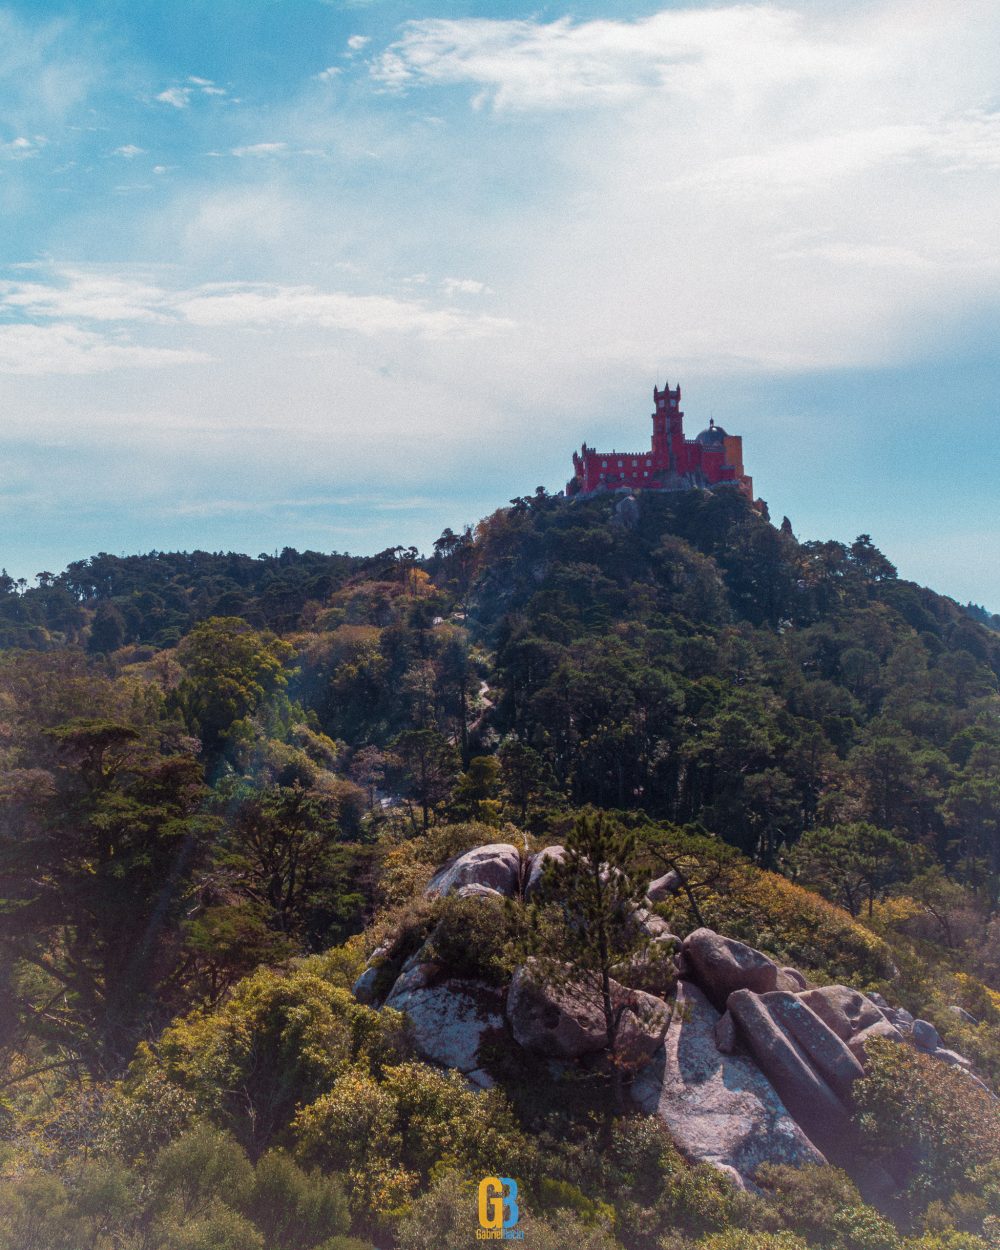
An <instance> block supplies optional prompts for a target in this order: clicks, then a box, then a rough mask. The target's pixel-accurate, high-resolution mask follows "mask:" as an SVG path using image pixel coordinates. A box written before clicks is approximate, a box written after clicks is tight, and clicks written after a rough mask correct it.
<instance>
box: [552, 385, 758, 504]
mask: <svg viewBox="0 0 1000 1250" xmlns="http://www.w3.org/2000/svg"><path fill="white" fill-rule="evenodd" d="M680 401H681V388H680V387H679V386H678V387H676V388H675V389H674V390H671V389H670V387H669V386H666V387H664V389H663V390H662V391H660V390H657V388H656V387H654V388H653V402H654V404H655V405H656V408H655V411H654V412H653V439H652V445H651V446H650V448H649V450H648V451H596V450H595V449H594V448H593V447H588V446H587V445H586V443H584V445H583V447H582V448H581V449H580V451H579V452H575V453H574V455H573V469H574V476H573V478H572V480H571V481H570V483H569V485H568V487H567V491H568V493H570V494H586V493H589V492H591V491H597V490H619V489H621V488H623V487H624V488H627V489H630V490H689V489H692V488H697V487H712V486H717V485H720V484H722V483H727V482H731V483H733V484H734V485H736V486H737V487H738V488H739V489H740V490H741V491H742V492H743V493H744V494H745V495H747V497H748V498H750V499H752V498H753V482H752V481H751V479H750V478H749V477H747V476H746V474H745V473H744V471H743V440H742V438H741V437H740V436H739V435H738V434H727V433H726V431H725V430H723V429H721V428H719V427H718V426H716V425H715V423H714V422H711V423H710V424H709V428H708V429H707V430H703V431H702V433H701V434H699V435H698V437H697V438H695V439H687V438H685V437H684V413H683V412H682V411H681V407H680Z"/></svg>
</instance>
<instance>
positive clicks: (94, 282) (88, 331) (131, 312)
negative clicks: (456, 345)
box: [0, 266, 513, 372]
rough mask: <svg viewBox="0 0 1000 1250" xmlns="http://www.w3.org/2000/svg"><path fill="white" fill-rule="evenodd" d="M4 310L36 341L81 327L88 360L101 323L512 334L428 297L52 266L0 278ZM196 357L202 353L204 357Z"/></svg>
mask: <svg viewBox="0 0 1000 1250" xmlns="http://www.w3.org/2000/svg"><path fill="white" fill-rule="evenodd" d="M0 314H6V315H7V316H8V317H16V318H18V319H19V320H20V321H21V322H31V323H35V324H34V325H30V324H28V325H25V324H22V325H18V326H7V327H4V328H5V329H8V330H12V331H13V330H17V331H24V332H25V333H26V334H27V335H28V337H29V338H30V331H31V330H32V329H40V328H47V329H49V330H51V329H53V328H54V323H57V326H58V329H59V331H60V333H66V332H68V331H69V329H71V328H73V329H74V334H76V333H77V332H78V333H79V334H80V335H82V336H83V337H82V338H79V339H76V338H73V339H72V341H71V342H70V344H69V345H70V346H74V350H75V352H76V354H75V355H74V359H77V358H78V357H79V355H80V351H79V350H76V348H77V347H80V350H82V345H86V344H89V345H90V347H93V348H95V349H96V346H97V342H96V340H92V338H91V336H92V334H93V329H92V328H93V327H94V326H95V325H101V324H105V325H108V326H111V325H114V326H115V327H116V332H118V333H121V332H128V331H130V329H133V328H135V327H139V326H147V327H155V326H161V327H172V328H173V329H174V330H176V329H177V328H184V327H193V328H197V329H199V330H211V329H221V328H227V329H241V328H242V329H246V328H259V329H274V330H284V329H290V328H310V329H321V330H346V331H350V332H353V333H356V334H360V335H364V336H366V337H376V336H379V335H400V334H401V335H415V336H417V337H418V338H424V339H429V340H434V339H455V338H458V339H475V338H482V337H490V336H496V335H501V334H505V333H507V332H509V331H510V330H511V329H512V328H513V323H512V322H511V321H509V320H507V319H505V318H502V317H488V316H484V315H481V314H475V313H467V312H464V311H461V310H459V309H456V308H454V307H452V306H450V305H448V306H445V305H435V304H434V303H433V302H431V301H429V300H417V299H412V298H405V299H404V298H399V297H395V296H392V295H365V294H353V293H350V292H347V291H330V290H325V291H324V290H319V289H317V288H315V287H310V286H289V285H283V284H280V283H248V282H237V283H223V284H219V283H203V284H200V285H197V286H194V287H189V288H172V287H168V286H164V285H161V284H159V283H157V282H156V281H155V280H152V279H147V280H143V279H142V278H140V277H138V276H132V275H129V274H127V273H115V272H111V271H108V270H105V269H101V268H97V269H90V270H88V269H85V268H81V267H71V266H61V267H53V268H52V269H50V270H45V269H43V268H42V267H34V269H33V276H32V277H30V278H23V279H16V280H8V281H5V282H0ZM45 323H49V325H48V326H47V327H46V326H45ZM74 327H75V328H74ZM60 341H61V340H60ZM108 346H109V349H110V347H115V348H116V349H124V348H125V347H127V346H128V345H127V344H125V343H124V342H123V341H116V342H115V343H110V342H109V344H108ZM129 350H131V349H129ZM136 350H137V351H138V350H139V349H136ZM143 350H145V349H143ZM94 358H95V359H97V358H98V357H97V356H96V355H95V357H94ZM170 358H171V359H173V356H171V357H170ZM190 358H191V359H198V358H200V357H199V356H198V355H197V353H196V354H195V355H194V356H191V357H190ZM102 359H106V360H108V361H113V360H116V359H120V360H121V361H122V362H123V363H127V362H128V360H129V357H128V355H127V354H126V355H122V354H120V353H119V354H118V355H116V354H115V352H111V351H110V350H109V352H108V353H106V354H105V356H104V357H102ZM137 359H138V358H137ZM157 359H158V358H157V357H156V355H155V353H154V355H153V356H151V357H150V360H151V361H152V362H153V363H156V361H157ZM177 359H178V360H180V359H182V357H177ZM106 367H109V368H110V367H113V366H112V365H110V364H109V365H107V366H106ZM19 371H21V372H23V371H24V370H19ZM39 371H42V372H45V371H48V370H45V369H41V368H40V370H39ZM58 371H59V372H65V371H66V370H61V369H60V370H58Z"/></svg>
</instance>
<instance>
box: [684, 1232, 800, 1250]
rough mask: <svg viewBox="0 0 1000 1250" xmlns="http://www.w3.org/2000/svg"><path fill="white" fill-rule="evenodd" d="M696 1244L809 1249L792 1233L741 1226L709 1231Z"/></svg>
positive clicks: (708, 1249) (715, 1249)
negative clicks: (763, 1231)
mask: <svg viewBox="0 0 1000 1250" xmlns="http://www.w3.org/2000/svg"><path fill="white" fill-rule="evenodd" d="M697 1245H698V1250H809V1246H808V1245H807V1243H806V1242H804V1241H802V1239H801V1238H799V1237H796V1236H795V1234H794V1233H752V1232H749V1231H747V1230H746V1229H743V1228H730V1229H727V1230H726V1232H724V1233H711V1234H710V1235H709V1236H708V1237H703V1238H702V1239H701V1240H700V1241H699V1242H698V1243H697Z"/></svg>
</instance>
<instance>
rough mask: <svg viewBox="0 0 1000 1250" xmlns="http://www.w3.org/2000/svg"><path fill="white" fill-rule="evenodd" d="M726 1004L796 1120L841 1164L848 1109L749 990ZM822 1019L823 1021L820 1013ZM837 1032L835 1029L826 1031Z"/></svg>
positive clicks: (737, 993)
mask: <svg viewBox="0 0 1000 1250" xmlns="http://www.w3.org/2000/svg"><path fill="white" fill-rule="evenodd" d="M789 997H792V996H791V995H789ZM728 1009H729V1012H730V1014H731V1015H732V1017H733V1019H734V1020H735V1021H736V1026H737V1029H738V1030H739V1034H740V1038H741V1039H742V1041H743V1042H744V1043H745V1045H746V1047H747V1049H748V1050H749V1051H750V1054H751V1055H752V1056H753V1058H754V1060H755V1061H756V1063H757V1066H758V1067H759V1068H760V1070H761V1071H762V1072H763V1073H764V1075H765V1076H766V1077H767V1078H768V1080H769V1081H770V1082H771V1084H772V1085H773V1086H774V1088H775V1089H776V1090H777V1091H778V1093H779V1095H780V1096H781V1100H782V1102H783V1103H784V1104H785V1106H786V1107H787V1108H788V1110H789V1111H790V1112H791V1113H792V1115H793V1116H794V1117H795V1119H796V1121H797V1122H798V1124H800V1125H801V1126H802V1128H803V1130H804V1131H805V1132H806V1133H807V1134H808V1136H809V1138H810V1140H812V1141H814V1142H815V1143H816V1144H817V1145H818V1146H819V1147H820V1148H821V1149H822V1150H823V1152H824V1154H826V1155H828V1156H830V1157H831V1158H833V1159H834V1161H835V1162H837V1163H838V1164H841V1165H843V1164H844V1163H845V1162H846V1161H847V1159H848V1158H849V1157H850V1154H851V1151H850V1147H851V1130H850V1119H849V1117H848V1114H847V1111H846V1109H845V1107H844V1105H843V1103H842V1102H841V1101H840V1099H839V1098H838V1097H837V1095H836V1094H835V1093H834V1092H833V1090H832V1089H831V1088H830V1086H829V1085H828V1084H827V1083H826V1081H825V1080H824V1079H823V1078H822V1077H821V1076H820V1075H819V1073H818V1072H817V1071H816V1070H815V1068H814V1067H813V1065H812V1063H811V1062H810V1057H809V1055H808V1054H807V1052H806V1051H805V1049H804V1048H803V1047H802V1046H801V1045H800V1043H799V1042H798V1041H797V1040H796V1039H795V1037H794V1036H793V1035H792V1033H791V1032H790V1030H787V1029H786V1028H785V1027H784V1026H783V1025H782V1024H781V1023H780V1022H779V1021H777V1020H776V1019H775V1017H774V1016H773V1015H772V1013H771V1012H770V1011H769V1010H768V1005H767V1002H766V1001H765V1000H764V999H762V998H761V997H760V995H758V994H754V993H753V992H752V991H751V990H736V991H735V993H733V994H731V995H730V996H729V1002H728ZM816 1020H817V1022H818V1023H820V1024H822V1021H820V1020H819V1017H818V1016H817V1017H816ZM827 1032H828V1033H829V1035H830V1036H831V1037H833V1036H834V1035H833V1033H832V1032H831V1031H830V1030H827Z"/></svg>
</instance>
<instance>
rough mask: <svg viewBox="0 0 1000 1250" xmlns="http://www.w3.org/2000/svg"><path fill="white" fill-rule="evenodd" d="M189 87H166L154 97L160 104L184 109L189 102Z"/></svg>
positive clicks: (190, 90)
mask: <svg viewBox="0 0 1000 1250" xmlns="http://www.w3.org/2000/svg"><path fill="white" fill-rule="evenodd" d="M191 95H192V89H191V88H190V87H168V88H167V89H166V91H161V92H160V94H159V95H158V96H157V97H156V98H157V100H159V102H160V103H161V104H169V105H171V106H172V107H173V108H175V109H186V108H187V106H188V105H189V104H190V103H191Z"/></svg>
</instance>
